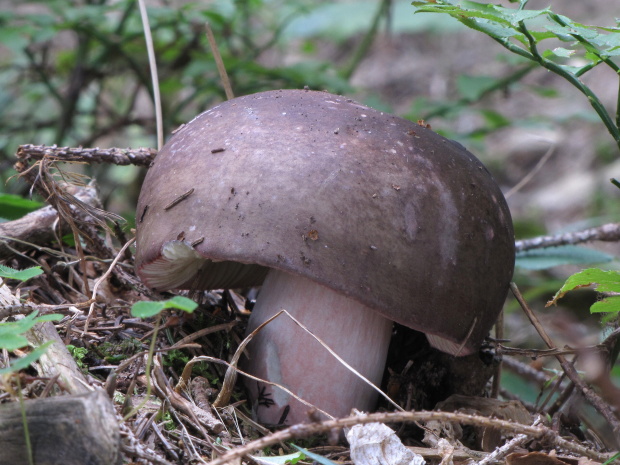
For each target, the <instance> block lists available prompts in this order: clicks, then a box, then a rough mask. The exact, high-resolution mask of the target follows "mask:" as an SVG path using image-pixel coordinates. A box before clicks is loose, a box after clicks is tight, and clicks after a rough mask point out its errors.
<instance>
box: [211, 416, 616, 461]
mask: <svg viewBox="0 0 620 465" xmlns="http://www.w3.org/2000/svg"><path fill="white" fill-rule="evenodd" d="M432 420H437V421H445V422H450V423H461V424H466V425H473V426H483V427H492V428H495V429H499V430H502V431H504V432H506V433H511V434H525V435H527V436H528V437H530V438H531V439H541V440H543V441H544V442H545V443H546V444H549V445H551V446H552V447H556V448H560V449H564V450H567V451H570V452H573V453H575V454H578V455H583V456H586V457H589V458H592V459H594V460H598V461H600V462H605V461H606V460H608V459H609V458H611V457H612V454H602V453H600V452H598V451H595V450H592V449H589V448H587V447H583V446H581V445H580V444H577V443H576V442H574V441H567V440H565V439H563V438H561V437H560V436H559V435H558V434H557V433H556V432H555V431H553V430H552V429H550V428H547V427H544V426H528V425H522V424H520V423H514V422H510V421H505V420H497V419H494V418H487V417H483V416H478V415H468V414H464V413H450V412H427V411H422V412H392V413H372V414H368V415H363V416H358V415H355V416H350V417H346V418H340V419H337V420H325V421H322V422H318V423H309V424H306V423H302V424H298V425H294V426H291V427H290V428H286V429H283V430H280V431H277V432H275V433H273V434H271V435H269V436H266V437H263V438H260V439H257V440H255V441H252V442H249V443H247V444H245V445H243V446H240V447H238V448H236V449H233V450H231V451H229V452H227V453H226V454H224V455H222V456H221V457H219V458H217V459H215V460H213V461H211V462H210V463H209V465H225V464H228V463H235V461H236V460H238V459H240V458H241V457H244V456H246V455H248V454H250V453H252V452H254V451H257V450H260V449H263V448H265V447H269V446H272V445H274V444H278V443H280V442H285V441H289V440H291V439H299V438H305V437H309V436H313V435H316V434H322V433H326V432H329V431H332V430H340V429H342V428H349V427H351V426H354V425H358V424H366V423H376V422H380V423H392V422H394V423H395V422H427V421H432Z"/></svg>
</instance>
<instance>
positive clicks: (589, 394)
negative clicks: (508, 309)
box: [510, 283, 620, 436]
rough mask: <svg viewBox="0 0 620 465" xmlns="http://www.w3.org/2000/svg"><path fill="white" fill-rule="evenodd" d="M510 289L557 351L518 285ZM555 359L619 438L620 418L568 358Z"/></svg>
mask: <svg viewBox="0 0 620 465" xmlns="http://www.w3.org/2000/svg"><path fill="white" fill-rule="evenodd" d="M510 289H511V290H512V293H513V294H514V296H515V298H516V299H517V301H518V302H519V304H520V305H521V308H522V309H523V311H524V312H525V314H526V315H527V317H528V318H529V319H530V322H531V323H532V325H533V326H534V328H536V331H538V334H539V335H540V337H541V339H542V340H543V341H544V342H545V344H547V346H548V347H549V348H550V349H555V344H554V343H553V341H552V340H551V338H550V337H549V335H548V334H547V332H546V331H545V329H544V328H543V326H542V325H541V324H540V321H538V318H537V317H536V315H535V314H534V312H533V311H532V309H531V308H530V307H529V305H528V304H527V302H526V301H525V299H524V298H523V296H522V295H521V292H519V288H518V287H517V285H516V284H515V283H510ZM555 358H556V359H557V360H558V362H560V365H561V366H562V369H563V370H564V372H565V373H566V376H567V377H568V379H570V380H571V381H572V382H573V383H574V384H575V386H577V388H579V390H580V391H581V393H582V394H583V395H584V397H585V398H586V399H587V400H588V401H589V402H590V403H591V404H592V406H593V407H594V408H595V409H596V410H598V412H599V413H600V414H601V415H602V416H603V417H604V418H605V420H607V422H608V423H609V425H610V426H611V427H612V428H613V430H614V433H615V434H616V436H619V435H620V420H618V418H617V417H616V415H615V414H614V412H613V411H612V409H611V408H610V407H609V405H608V404H606V403H605V402H604V401H603V399H601V398H600V397H599V395H598V394H596V393H595V392H594V391H593V390H592V389H591V388H590V387H589V386H588V385H587V384H586V383H585V382H584V381H583V380H582V379H581V378H580V377H579V374H578V373H577V370H575V367H574V366H573V365H572V364H571V363H569V361H568V360H566V358H565V357H564V356H563V355H562V354H556V355H555Z"/></svg>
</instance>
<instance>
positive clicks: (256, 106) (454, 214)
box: [136, 90, 514, 355]
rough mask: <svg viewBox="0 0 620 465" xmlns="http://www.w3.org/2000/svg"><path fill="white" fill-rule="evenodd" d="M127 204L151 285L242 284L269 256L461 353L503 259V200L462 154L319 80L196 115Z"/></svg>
mask: <svg viewBox="0 0 620 465" xmlns="http://www.w3.org/2000/svg"><path fill="white" fill-rule="evenodd" d="M222 149H223V150H222ZM394 186H397V187H394ZM136 216H137V218H138V224H137V256H136V266H137V270H138V274H139V275H140V276H141V278H142V279H143V280H144V281H145V283H146V284H147V285H149V286H151V287H154V288H157V289H159V290H164V289H170V288H196V289H209V288H224V287H244V286H253V285H259V284H261V282H262V280H263V279H264V277H265V275H266V272H267V269H268V268H276V269H280V270H284V271H287V272H290V273H293V274H297V275H303V276H305V277H307V278H309V279H311V280H313V281H315V282H318V283H320V284H323V285H325V286H328V287H330V288H332V289H334V290H337V291H339V292H342V293H343V294H345V295H347V296H349V297H351V298H354V299H356V300H359V301H360V302H362V303H363V304H364V305H367V306H369V307H372V308H375V309H376V310H377V311H378V312H380V313H381V314H383V315H384V316H385V317H387V318H389V319H391V320H394V321H396V322H398V323H401V324H403V325H406V326H409V327H412V328H415V329H418V330H420V331H423V332H425V333H430V334H431V335H435V337H436V341H435V342H436V344H441V343H442V342H443V343H445V344H446V347H447V349H444V350H448V351H451V352H456V351H460V354H462V355H465V354H467V353H471V352H472V351H473V350H475V349H476V348H477V346H478V345H479V343H480V341H481V340H482V339H483V338H484V336H485V335H486V334H487V333H488V331H489V329H490V328H491V326H492V325H493V323H494V321H495V319H496V316H497V314H498V313H499V311H500V309H501V307H502V304H503V301H504V299H505V296H506V293H507V290H508V284H509V281H510V278H511V276H512V272H513V265H514V237H513V229H512V222H511V218H510V212H509V210H508V207H507V205H506V202H505V200H504V197H503V195H502V193H501V191H500V189H499V188H498V187H497V185H496V184H495V182H494V181H493V179H492V177H491V175H490V174H489V173H488V171H487V170H486V169H485V167H484V166H483V165H482V164H481V163H480V162H479V161H478V160H477V159H476V158H475V157H474V156H473V155H472V154H471V153H469V152H468V151H467V150H465V149H464V148H463V147H462V146H460V145H459V144H457V143H455V142H452V141H450V140H448V139H445V138H444V137H441V136H439V135H437V134H436V133H434V132H432V131H431V130H429V129H427V128H425V127H421V126H419V125H418V124H416V123H414V122H411V121H407V120H404V119H402V118H398V117H395V116H392V115H389V114H386V113H383V112H379V111H377V110H374V109H371V108H368V107H366V106H364V105H361V104H359V103H356V102H354V101H351V100H349V99H346V98H344V97H339V96H335V95H332V94H329V93H325V92H314V91H305V90H281V91H271V92H263V93H258V94H254V95H248V96H244V97H239V98H236V99H233V100H230V101H227V102H225V103H222V104H220V105H218V106H216V107H214V108H212V109H210V110H208V111H206V112H204V113H202V114H201V115H199V116H197V117H196V118H194V119H193V120H192V121H191V122H189V123H188V124H187V125H185V126H184V127H183V128H182V129H180V130H179V131H178V132H176V133H175V134H174V135H173V136H172V138H171V139H170V140H169V142H168V143H167V144H166V145H165V146H164V148H163V149H162V150H161V151H160V153H159V154H158V156H157V158H156V160H155V162H154V165H153V167H152V168H151V169H150V170H149V172H148V173H147V176H146V178H145V181H144V184H143V187H142V192H141V194H140V199H139V203H138V211H137V215H136ZM431 337H432V336H431Z"/></svg>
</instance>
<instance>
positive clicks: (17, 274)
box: [0, 265, 43, 281]
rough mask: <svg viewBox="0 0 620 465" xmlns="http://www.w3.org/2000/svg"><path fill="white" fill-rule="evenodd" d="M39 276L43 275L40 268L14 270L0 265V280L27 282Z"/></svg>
mask: <svg viewBox="0 0 620 465" xmlns="http://www.w3.org/2000/svg"><path fill="white" fill-rule="evenodd" d="M40 274H43V270H42V269H41V267H40V266H33V267H31V268H26V269H25V270H16V269H13V268H11V267H8V266H6V265H0V278H6V279H17V280H19V281H28V280H29V279H30V278H34V277H35V276H39V275H40Z"/></svg>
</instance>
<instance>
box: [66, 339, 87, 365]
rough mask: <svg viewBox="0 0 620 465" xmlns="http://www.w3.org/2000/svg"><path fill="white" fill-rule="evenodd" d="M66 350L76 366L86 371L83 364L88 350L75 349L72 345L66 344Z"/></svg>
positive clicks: (82, 348) (83, 348)
mask: <svg viewBox="0 0 620 465" xmlns="http://www.w3.org/2000/svg"><path fill="white" fill-rule="evenodd" d="M67 350H68V351H69V353H70V354H71V356H72V357H73V358H74V359H75V362H76V363H77V366H78V367H80V368H81V369H83V370H84V369H86V368H87V367H86V365H85V364H84V357H86V355H87V354H88V349H86V348H85V347H76V346H74V345H71V344H68V345H67Z"/></svg>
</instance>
